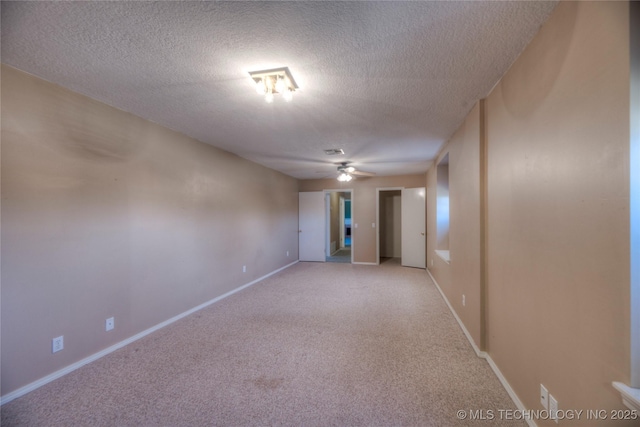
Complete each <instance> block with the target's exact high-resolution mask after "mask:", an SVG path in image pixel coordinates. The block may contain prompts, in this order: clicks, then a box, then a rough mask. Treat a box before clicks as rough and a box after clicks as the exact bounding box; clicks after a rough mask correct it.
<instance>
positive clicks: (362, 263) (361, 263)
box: [351, 250, 378, 265]
mask: <svg viewBox="0 0 640 427" xmlns="http://www.w3.org/2000/svg"><path fill="white" fill-rule="evenodd" d="M351 255H352V256H353V250H352V251H351ZM351 264H358V265H378V264H377V263H375V262H353V261H351Z"/></svg>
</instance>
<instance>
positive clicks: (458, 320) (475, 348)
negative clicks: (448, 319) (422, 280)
mask: <svg viewBox="0 0 640 427" xmlns="http://www.w3.org/2000/svg"><path fill="white" fill-rule="evenodd" d="M427 273H428V274H429V277H431V280H433V283H434V284H435V285H436V288H437V289H438V291H439V292H440V295H442V299H443V300H444V302H445V303H446V304H447V307H449V310H450V311H451V314H453V317H455V318H456V321H457V322H458V325H460V328H461V329H462V332H464V335H465V336H466V337H467V340H469V343H470V344H471V347H473V351H475V352H476V356H478V357H481V358H483V359H485V358H486V357H487V353H485V352H484V351H482V350H480V348H478V346H477V345H476V343H475V341H473V338H472V337H471V334H470V333H469V331H468V330H467V328H466V327H465V326H464V323H462V320H461V319H460V317H458V313H456V311H455V310H454V309H453V306H452V305H451V303H450V302H449V300H448V299H447V297H446V296H445V294H444V292H442V289H440V285H438V282H437V281H436V279H435V277H433V275H432V274H431V272H430V271H429V269H427Z"/></svg>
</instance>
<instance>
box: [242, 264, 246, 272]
mask: <svg viewBox="0 0 640 427" xmlns="http://www.w3.org/2000/svg"><path fill="white" fill-rule="evenodd" d="M242 272H243V273H246V272H247V266H246V265H243V266H242Z"/></svg>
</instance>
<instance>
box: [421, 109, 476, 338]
mask: <svg viewBox="0 0 640 427" xmlns="http://www.w3.org/2000/svg"><path fill="white" fill-rule="evenodd" d="M443 158H448V161H447V162H446V163H447V164H446V165H442V164H440V165H438V164H439V163H441V160H442V159H443ZM434 165H438V166H437V167H432V168H430V170H429V173H428V175H427V187H428V188H430V189H433V191H430V192H429V195H430V194H431V193H433V194H434V196H435V194H436V193H438V194H441V193H440V192H441V189H442V185H443V182H446V183H447V184H448V185H447V191H446V195H447V197H448V205H449V208H448V209H447V210H446V214H448V218H449V220H448V225H449V227H448V230H447V233H446V242H447V244H448V246H446V248H445V247H443V246H442V245H443V241H442V240H441V237H442V236H441V235H440V226H441V223H442V221H438V217H439V214H440V213H441V212H443V211H445V210H443V209H440V208H439V207H438V203H439V202H436V200H432V201H431V202H429V201H427V209H428V219H427V222H428V225H427V227H428V228H427V230H428V233H427V236H428V237H427V261H428V262H427V265H428V268H429V271H430V272H431V274H432V275H433V277H434V278H435V279H436V281H437V282H438V285H439V286H440V288H441V289H442V291H443V292H444V294H445V295H446V296H447V299H448V300H449V302H450V303H451V305H452V306H453V308H454V309H455V311H456V313H457V314H458V316H459V317H460V319H461V320H462V321H463V322H464V324H465V326H466V328H467V330H468V331H469V333H470V334H471V336H472V338H473V340H474V342H475V344H476V345H477V346H478V347H480V346H481V344H482V335H481V326H482V318H481V291H480V277H481V276H480V274H481V272H480V249H481V248H480V103H477V104H476V105H475V106H474V107H473V109H472V110H471V112H470V113H469V115H468V116H467V117H466V119H465V120H464V122H463V123H462V125H461V126H460V128H458V130H457V131H456V132H455V133H454V134H453V136H452V137H451V139H450V140H449V141H448V142H447V144H446V145H445V146H444V147H443V149H442V150H441V152H440V154H439V156H438V157H437V159H436V161H435V162H434ZM440 174H446V179H441V177H440V176H439V175H440ZM429 195H428V196H427V197H429ZM436 197H437V196H436ZM436 197H433V198H434V199H435V198H436ZM429 217H430V218H429ZM436 249H449V256H450V259H451V262H450V263H447V262H445V261H444V260H443V259H442V258H440V257H439V256H437V255H436V253H435V250H436ZM432 264H433V265H432ZM463 296H464V305H463Z"/></svg>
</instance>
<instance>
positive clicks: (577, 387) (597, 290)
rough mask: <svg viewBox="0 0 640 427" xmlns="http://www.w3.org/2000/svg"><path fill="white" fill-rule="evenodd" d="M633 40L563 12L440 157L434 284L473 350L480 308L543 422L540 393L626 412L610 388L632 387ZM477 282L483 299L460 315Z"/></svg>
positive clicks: (603, 13)
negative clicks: (440, 224) (441, 198)
mask: <svg viewBox="0 0 640 427" xmlns="http://www.w3.org/2000/svg"><path fill="white" fill-rule="evenodd" d="M629 36H630V35H629V4H628V3H625V2H561V3H560V4H559V5H558V7H557V8H556V10H555V11H554V13H553V14H552V16H551V17H550V19H549V20H548V21H547V23H546V24H545V25H544V26H543V27H542V28H541V30H540V32H539V34H538V35H537V36H536V37H535V38H534V39H533V41H532V42H531V44H530V45H529V46H528V47H527V48H526V49H525V51H524V52H523V53H522V55H521V56H520V57H519V58H518V60H517V61H516V62H515V63H514V64H513V65H512V67H511V69H510V70H509V71H508V72H507V74H506V75H505V76H504V77H503V78H502V80H501V81H500V82H499V84H498V85H497V86H496V87H495V88H494V90H493V91H492V93H491V94H490V95H489V96H488V98H487V99H486V101H485V102H484V104H482V103H481V104H480V105H479V106H476V107H475V108H474V110H472V111H471V113H470V115H469V117H467V120H466V121H465V123H464V124H463V126H462V127H461V128H460V129H459V130H458V132H456V134H455V135H454V136H453V137H452V139H451V140H450V141H449V143H448V144H447V146H445V147H444V149H443V151H442V152H441V153H440V156H442V155H444V153H445V152H447V151H448V152H449V153H450V154H451V158H450V165H449V167H450V197H451V211H450V213H451V228H450V238H451V240H450V245H451V248H450V250H451V264H450V265H449V266H447V265H445V264H443V262H442V261H441V260H438V259H437V257H434V258H435V259H434V266H433V267H430V270H431V272H432V274H433V275H434V277H436V279H437V281H438V282H439V284H440V286H441V287H442V288H443V289H444V292H445V294H446V295H447V298H448V299H449V301H450V302H451V304H452V306H453V307H454V309H455V310H456V312H457V313H458V315H459V316H460V317H461V319H462V320H463V322H464V323H465V327H466V328H467V329H468V330H469V332H470V334H471V335H472V336H473V339H474V340H476V343H477V344H478V345H479V347H483V344H482V339H479V338H478V336H480V338H482V337H483V336H482V332H481V331H480V330H478V329H477V324H476V323H475V319H476V318H477V316H476V314H473V315H469V310H471V309H475V307H476V306H479V307H481V311H480V314H479V317H478V318H479V320H480V321H482V320H484V321H485V322H486V324H485V326H486V334H485V335H484V339H485V340H486V342H485V343H484V350H486V351H487V352H488V354H489V355H490V357H491V359H492V360H493V361H494V362H495V363H496V365H497V367H498V368H499V369H500V371H501V372H502V374H503V375H504V377H505V378H506V380H507V381H508V382H509V384H510V385H511V387H512V388H513V390H514V391H515V393H516V394H517V396H518V397H519V398H520V400H521V401H522V402H523V403H524V405H525V407H527V408H529V409H542V406H541V405H540V402H539V387H540V384H544V385H545V386H546V387H547V388H548V390H549V392H550V393H551V394H552V395H553V396H554V397H555V398H556V399H557V400H558V402H559V408H560V409H563V410H567V409H571V410H574V409H575V410H581V409H582V410H585V411H586V410H589V409H601V410H605V411H610V410H614V409H623V408H624V406H622V403H621V399H620V395H619V393H618V392H617V391H616V390H614V389H613V387H612V386H611V382H612V381H620V382H623V383H627V384H628V383H629V377H630V360H629V353H630V337H629V334H630V329H629V324H630V314H629V289H630V283H629V281H630V278H629V271H630V266H629V262H630V261H629V260H630V253H629V138H630V136H629V129H630V122H629V120H630V114H629V108H630V107H629V90H630V86H629V81H630V76H629V69H630V68H629V40H630V39H629ZM483 105H484V106H483ZM478 108H480V111H479V112H478V110H477V109H478ZM478 141H479V142H480V143H482V144H486V151H482V148H483V145H482V144H479V143H478ZM463 151H464V152H463ZM456 152H457V153H460V154H462V157H459V158H458V157H457V155H455V154H454V153H456ZM483 153H486V172H485V175H484V176H483V175H481V176H480V178H478V174H479V173H482V171H484V170H485V168H484V167H483V160H484V154H483ZM435 169H436V168H431V169H430V170H429V172H428V175H427V185H428V187H429V195H428V197H429V201H428V206H429V204H433V203H434V202H435V188H436V185H437V176H436V174H437V171H436V170H435ZM460 169H462V170H466V171H468V173H465V174H463V173H460ZM484 182H486V189H485V190H484V191H481V190H482V185H483V183H484ZM459 193H463V194H465V196H464V197H461V195H460V194H459ZM478 195H479V197H480V199H478ZM485 203H486V211H485V210H483V209H482V208H483V206H484V204H485ZM483 212H485V213H483ZM429 213H430V214H431V216H433V215H434V214H435V212H434V208H433V207H430V210H429ZM483 215H486V217H483ZM478 226H480V228H478ZM428 229H429V230H430V231H431V232H433V231H434V230H435V229H436V219H435V218H433V217H430V218H428ZM483 234H484V236H485V239H486V240H485V241H484V242H483V241H482V240H481V236H482V235H483ZM435 244H436V242H435V239H434V238H433V236H431V237H430V238H429V243H428V246H429V249H431V248H432V247H434V245H435ZM478 248H480V249H478ZM482 248H484V250H485V251H486V252H485V253H484V256H486V257H485V258H484V259H485V261H484V264H482V259H483V253H482ZM432 253H433V251H432V250H429V255H428V256H429V257H431V256H432ZM463 253H464V255H462V254H463ZM461 257H462V259H465V258H466V259H465V261H464V262H463V261H462V259H461ZM459 263H460V264H463V265H464V266H465V269H466V268H467V266H468V268H469V271H467V272H464V275H462V274H458V273H456V272H457V271H458V268H457V267H458V264H459ZM483 268H484V269H486V276H484V277H485V280H486V282H485V284H484V286H485V292H486V294H485V295H484V296H483V294H482V293H478V294H477V295H479V297H480V299H481V301H480V304H478V302H476V301H473V302H471V301H469V297H468V296H467V306H466V307H462V306H461V303H460V300H459V297H460V292H462V291H463V289H465V292H468V290H466V289H469V286H471V287H472V288H476V287H477V289H480V283H481V277H482V276H483V275H482V273H480V270H481V269H483ZM460 272H461V273H462V270H460ZM483 298H484V299H485V303H486V305H484V307H483V306H482V299H483ZM470 302H471V304H469V303H470ZM482 307H483V308H482ZM482 309H484V310H485V312H484V313H485V314H482ZM608 413H609V412H608ZM609 414H610V413H609ZM535 421H536V423H537V424H538V425H539V426H552V425H556V424H555V422H554V421H549V420H541V419H537V420H535ZM563 423H564V424H567V425H597V426H604V425H615V426H620V425H625V426H626V425H629V426H631V425H637V420H628V421H618V420H612V419H611V417H609V418H608V419H607V420H602V419H600V420H594V419H591V420H588V419H586V416H585V415H583V418H582V419H580V420H576V421H574V422H573V423H571V422H566V421H564V422H563Z"/></svg>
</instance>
